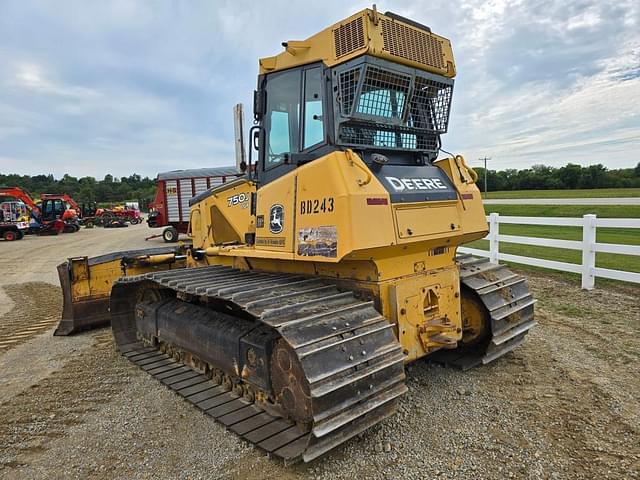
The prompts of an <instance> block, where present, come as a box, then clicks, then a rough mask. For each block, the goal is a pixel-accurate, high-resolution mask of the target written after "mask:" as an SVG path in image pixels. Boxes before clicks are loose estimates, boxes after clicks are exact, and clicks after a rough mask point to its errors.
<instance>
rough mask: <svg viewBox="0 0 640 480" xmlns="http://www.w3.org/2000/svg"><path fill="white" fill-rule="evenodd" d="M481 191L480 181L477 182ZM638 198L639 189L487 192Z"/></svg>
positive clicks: (493, 194)
mask: <svg viewBox="0 0 640 480" xmlns="http://www.w3.org/2000/svg"><path fill="white" fill-rule="evenodd" d="M478 188H480V189H481V190H482V179H479V180H478ZM483 195H484V193H483ZM609 197H616V198H618V197H640V188H596V189H589V190H580V189H578V190H504V191H500V192H489V197H488V198H609Z"/></svg>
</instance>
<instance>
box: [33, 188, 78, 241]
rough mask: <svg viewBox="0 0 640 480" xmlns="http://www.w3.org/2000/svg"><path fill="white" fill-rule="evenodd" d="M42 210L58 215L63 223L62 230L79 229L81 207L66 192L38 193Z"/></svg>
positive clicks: (73, 230) (68, 231)
mask: <svg viewBox="0 0 640 480" xmlns="http://www.w3.org/2000/svg"><path fill="white" fill-rule="evenodd" d="M40 201H41V202H42V210H43V211H44V212H47V213H50V214H51V215H54V216H59V217H60V218H61V219H62V221H63V222H64V223H65V226H64V232H65V233H70V232H77V231H78V230H80V219H81V218H82V216H83V215H82V208H80V205H78V204H77V202H76V201H75V200H74V199H73V198H71V197H70V196H69V195H67V194H66V193H42V194H40Z"/></svg>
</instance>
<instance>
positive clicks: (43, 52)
mask: <svg viewBox="0 0 640 480" xmlns="http://www.w3.org/2000/svg"><path fill="white" fill-rule="evenodd" d="M367 6H370V2H364V1H362V2H360V1H358V2H356V3H355V4H352V3H348V2H347V3H345V2H338V1H337V0H326V1H324V2H315V3H310V2H302V1H300V2H290V1H286V0H272V1H265V2H251V1H249V0H236V1H231V0H225V1H221V2H216V3H212V2H209V1H206V0H202V1H199V2H198V1H196V2H191V3H189V4H188V5H187V4H184V3H181V2H170V1H159V2H154V3H153V4H149V3H146V2H131V1H125V0H118V1H114V2H103V3H95V2H94V3H87V2H83V1H80V0H77V1H73V0H69V1H68V2H62V3H60V2H51V3H47V2H32V1H25V0H13V1H12V0H5V1H4V2H1V3H0V58H2V59H3V63H2V65H1V66H0V157H1V158H2V170H3V171H16V172H25V173H49V172H52V173H54V174H55V175H57V176H61V175H62V174H64V173H66V172H69V173H72V174H74V175H85V174H91V175H95V176H97V177H102V176H103V175H104V174H105V173H109V172H111V173H113V174H115V175H116V176H122V175H128V174H130V173H133V171H136V172H137V173H141V174H143V175H150V176H153V175H155V173H156V172H157V171H160V170H163V169H167V170H170V169H175V168H181V167H198V166H205V165H222V164H230V163H233V127H232V122H231V108H232V106H233V105H234V104H235V103H236V102H237V101H243V102H244V103H245V105H246V108H249V107H250V104H251V93H252V90H253V88H254V87H255V75H256V73H257V60H258V58H259V57H261V56H269V55H273V54H275V53H277V52H279V51H280V49H281V47H280V42H282V41H285V40H289V39H302V38H305V37H306V36H308V35H311V34H313V33H315V32H316V31H318V30H319V29H321V28H324V27H326V26H328V25H330V24H331V23H333V22H335V21H338V20H340V19H341V18H344V17H346V16H347V15H349V14H351V13H353V12H355V11H357V10H359V9H361V8H364V7H367ZM378 7H379V10H380V11H385V10H386V9H392V10H394V11H396V12H397V13H399V14H401V15H405V16H407V17H410V18H415V19H416V20H417V21H420V22H422V23H425V24H427V25H430V26H431V27H432V29H433V31H434V32H436V33H439V34H442V35H443V36H445V37H449V38H451V40H452V42H453V47H454V53H455V54H456V62H457V66H458V78H457V79H456V88H455V92H454V105H453V110H452V119H451V125H450V131H449V133H448V134H447V135H446V136H445V137H444V146H445V148H447V149H448V150H455V151H456V152H460V153H463V154H465V155H466V156H467V158H468V159H470V160H471V161H472V163H473V159H475V158H478V157H480V156H484V155H488V156H491V157H492V158H493V165H494V167H498V168H507V167H509V168H523V167H527V166H530V165H532V164H535V163H547V164H551V165H562V164H565V163H567V162H568V161H572V162H578V163H583V164H587V163H593V162H602V163H605V164H606V165H608V166H610V167H612V168H615V167H620V166H632V165H635V163H637V162H638V161H639V160H640V158H639V154H638V152H639V151H640V149H639V148H638V147H639V145H638V138H640V117H639V113H638V108H637V105H640V54H639V53H638V52H640V33H639V32H640V28H639V26H640V22H639V19H640V4H639V3H638V2H637V1H635V0H621V1H619V2H616V3H610V2H598V1H597V0H584V1H581V2H565V1H561V0H557V1H552V0H547V1H544V2H538V1H532V0H530V1H526V0H460V1H458V2H450V1H446V0H430V1H426V0H418V1H416V0H411V1H409V0H397V1H394V2H393V3H392V2H387V4H379V5H378ZM247 113H248V115H247V117H250V114H249V113H250V112H247Z"/></svg>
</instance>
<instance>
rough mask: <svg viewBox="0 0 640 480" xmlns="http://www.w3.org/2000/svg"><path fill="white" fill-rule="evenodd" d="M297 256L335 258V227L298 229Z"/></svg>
mask: <svg viewBox="0 0 640 480" xmlns="http://www.w3.org/2000/svg"><path fill="white" fill-rule="evenodd" d="M298 255H301V256H304V257H329V258H336V257H337V256H338V230H337V228H336V226H335V225H329V226H324V227H309V228H301V229H299V230H298Z"/></svg>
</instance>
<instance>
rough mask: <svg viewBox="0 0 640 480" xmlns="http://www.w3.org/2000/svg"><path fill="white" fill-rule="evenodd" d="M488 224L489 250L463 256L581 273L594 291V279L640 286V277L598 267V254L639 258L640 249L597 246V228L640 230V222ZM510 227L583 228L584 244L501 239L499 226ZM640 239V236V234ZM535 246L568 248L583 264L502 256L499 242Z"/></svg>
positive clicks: (496, 218)
mask: <svg viewBox="0 0 640 480" xmlns="http://www.w3.org/2000/svg"><path fill="white" fill-rule="evenodd" d="M487 221H488V222H489V235H487V236H486V237H485V239H486V240H489V250H488V251H487V250H480V249H477V248H468V247H460V248H459V249H458V251H459V252H461V253H470V254H472V255H477V256H480V257H489V260H490V261H491V262H493V263H498V261H499V260H504V261H507V262H514V263H521V264H524V265H532V266H534V267H543V268H550V269H553V270H560V271H563V272H572V273H579V274H581V275H582V288H584V289H587V290H591V289H592V288H593V287H594V285H595V278H596V277H601V278H611V279H614V280H622V281H624V282H633V283H640V273H635V272H625V271H622V270H612V269H609V268H600V267H596V253H597V252H603V253H604V252H606V253H618V254H621V255H635V256H640V246H636V245H619V244H615V243H597V242H596V228H635V229H640V219H637V218H597V217H596V216H595V215H584V216H583V217H582V218H562V217H546V218H545V217H504V216H503V217H501V216H500V215H499V214H497V213H492V214H490V215H489V216H487ZM502 223H510V224H518V225H543V226H544V225H559V226H567V227H582V241H581V242H579V241H575V240H558V239H555V238H540V237H521V236H519V235H500V224H502ZM638 234H639V235H640V232H638ZM501 241H502V242H506V243H518V244H521V245H534V246H538V247H555V248H567V249H570V250H580V251H582V264H581V265H579V264H575V263H566V262H557V261H554V260H543V259H541V258H533V257H525V256H522V255H511V254H508V253H500V242H501Z"/></svg>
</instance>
